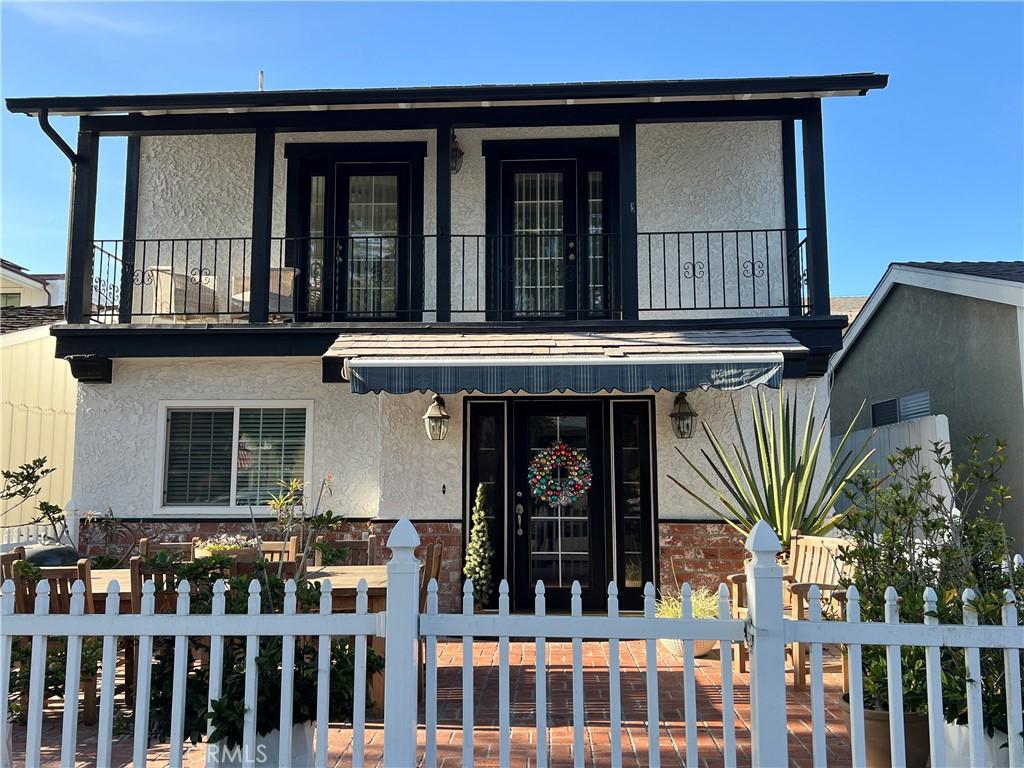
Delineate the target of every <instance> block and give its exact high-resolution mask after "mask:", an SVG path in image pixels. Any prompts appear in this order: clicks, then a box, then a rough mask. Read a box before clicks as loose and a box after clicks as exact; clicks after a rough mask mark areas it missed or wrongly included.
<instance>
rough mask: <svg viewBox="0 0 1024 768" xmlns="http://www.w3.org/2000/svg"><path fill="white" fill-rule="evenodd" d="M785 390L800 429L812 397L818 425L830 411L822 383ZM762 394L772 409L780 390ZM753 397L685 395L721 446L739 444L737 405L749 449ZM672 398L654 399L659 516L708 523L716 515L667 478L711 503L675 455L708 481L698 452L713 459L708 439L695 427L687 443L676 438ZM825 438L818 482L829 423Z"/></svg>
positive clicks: (789, 384) (805, 382)
mask: <svg viewBox="0 0 1024 768" xmlns="http://www.w3.org/2000/svg"><path fill="white" fill-rule="evenodd" d="M783 389H784V392H785V393H786V396H787V397H790V398H795V399H796V402H797V419H798V421H797V424H798V425H799V428H802V427H803V424H804V419H805V418H806V414H807V409H808V407H809V405H810V402H811V396H812V394H814V396H815V402H814V410H815V418H816V419H817V424H818V425H821V423H822V420H823V419H824V418H826V416H827V411H828V390H827V389H826V388H825V387H824V386H823V379H799V380H786V381H785V383H784V388H783ZM762 391H764V392H765V393H766V395H767V397H768V399H769V403H771V404H772V406H774V405H775V403H776V398H777V397H778V391H777V390H773V389H767V388H764V389H763V390H762ZM752 394H754V390H752V389H743V390H737V391H733V392H720V391H717V390H708V391H707V392H703V391H701V390H695V391H694V392H691V393H689V394H688V395H687V399H688V400H689V402H690V405H692V406H693V408H694V410H695V411H697V414H698V416H699V420H701V421H707V422H708V424H709V426H710V427H711V428H712V429H713V430H714V432H715V434H716V435H718V438H719V440H721V442H722V443H723V445H725V446H731V445H732V444H734V443H735V444H737V445H738V444H739V431H738V430H737V429H736V422H735V419H734V417H733V410H732V405H733V404H735V406H736V413H737V414H738V415H739V418H740V425H741V429H742V430H743V435H744V438H745V439H746V440H747V441H748V445H750V441H751V439H752V437H753V419H752V417H751V413H750V397H751V395H752ZM674 400H675V393H672V392H659V393H658V394H657V395H656V399H655V413H656V415H655V430H656V441H657V446H658V507H659V511H658V516H659V518H661V519H672V520H712V519H715V517H714V514H713V513H712V512H711V511H710V510H708V509H707V508H706V507H704V506H703V505H701V504H698V503H697V502H696V501H694V500H693V499H692V498H690V497H689V496H688V495H687V494H686V493H685V492H684V491H683V490H682V489H680V488H679V487H678V486H677V485H676V484H675V483H673V482H672V481H671V480H670V479H669V475H672V476H673V477H675V478H676V479H677V480H679V482H681V483H683V484H684V485H686V486H687V487H689V488H691V489H692V490H693V491H695V492H696V493H698V494H699V495H701V496H702V497H703V498H705V499H707V500H708V501H713V495H712V494H711V492H710V491H709V490H708V489H707V486H706V485H705V484H704V482H703V481H702V480H701V479H700V478H699V477H698V476H697V474H696V473H695V472H694V471H693V470H692V469H690V467H689V466H688V465H687V464H686V462H685V461H683V459H682V458H681V457H680V456H679V454H678V453H677V452H676V448H678V449H679V450H680V451H682V452H684V453H685V455H686V456H687V457H688V458H689V459H690V460H691V461H693V462H694V463H695V464H696V465H697V466H698V467H700V468H701V471H702V472H704V473H705V474H706V475H708V476H709V477H713V476H714V475H713V473H712V472H711V469H710V467H709V465H708V463H707V461H706V460H705V459H704V457H703V456H702V454H701V451H707V452H708V453H709V454H710V455H714V453H713V452H712V449H711V444H710V441H709V440H708V439H707V437H706V436H705V435H704V431H703V430H702V429H700V427H699V426H698V429H697V433H696V434H695V435H694V437H692V438H691V439H689V440H679V439H677V438H676V436H675V435H674V434H673V433H672V426H671V422H670V420H669V414H670V413H671V412H672V404H673V401H674ZM824 434H825V438H824V439H823V442H822V448H821V450H822V454H821V456H820V457H819V464H818V470H817V472H816V474H815V477H816V479H817V480H818V481H819V482H820V481H821V480H823V479H824V473H825V471H826V469H827V466H828V462H829V456H830V453H829V452H830V450H831V449H830V446H829V440H828V435H829V428H828V426H827V425H826V426H825V433H824Z"/></svg>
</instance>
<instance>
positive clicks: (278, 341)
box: [7, 74, 887, 609]
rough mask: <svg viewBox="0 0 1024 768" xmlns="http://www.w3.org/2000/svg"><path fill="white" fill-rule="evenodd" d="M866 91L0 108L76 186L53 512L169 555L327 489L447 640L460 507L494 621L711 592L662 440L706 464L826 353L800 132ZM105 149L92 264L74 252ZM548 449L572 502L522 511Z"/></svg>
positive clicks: (59, 334) (835, 335)
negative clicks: (21, 120) (692, 425)
mask: <svg viewBox="0 0 1024 768" xmlns="http://www.w3.org/2000/svg"><path fill="white" fill-rule="evenodd" d="M886 81H887V78H886V76H885V75H876V74H857V75H831V76H819V77H800V78H757V79H746V80H689V81H656V82H611V83H582V84H552V85H536V86H460V87H450V88H449V87H432V88H406V89H376V90H345V91H341V90H335V91H330V90H329V91H287V92H255V93H222V94H167V95H156V96H124V97H67V98H40V99H31V98H22V99H8V101H7V106H8V109H10V110H12V111H14V112H20V113H24V114H27V115H31V116H34V117H36V118H37V119H39V120H40V122H41V123H42V124H43V126H44V128H49V124H48V122H47V120H48V116H49V115H56V114H61V115H74V116H78V117H79V118H80V123H79V127H80V130H79V134H78V140H77V144H76V146H75V148H72V147H70V146H69V145H67V144H66V143H64V142H63V140H61V139H60V138H59V136H55V135H51V137H52V138H54V139H55V141H56V142H57V143H58V145H59V146H61V145H62V146H61V149H62V151H64V152H65V154H67V155H68V157H69V159H70V160H71V161H72V163H73V165H74V169H75V171H74V190H73V191H74V194H73V202H72V226H71V238H70V244H69V252H70V255H69V272H68V274H69V281H68V304H67V307H68V324H67V325H66V326H61V327H60V328H58V329H56V330H55V335H56V339H57V350H56V354H57V355H58V356H59V357H63V358H66V359H68V360H69V362H70V363H71V369H72V371H73V373H74V374H75V375H76V377H77V378H78V381H79V383H78V386H79V406H78V417H77V430H76V447H75V461H76V472H75V481H74V489H73V502H74V504H75V505H76V506H77V507H78V508H79V509H83V510H89V509H96V510H104V509H107V508H108V507H109V508H110V509H111V510H112V511H113V513H114V514H115V515H118V516H119V517H123V518H126V519H131V520H135V521H139V523H140V525H143V526H145V529H146V530H147V531H148V532H149V533H150V534H152V535H157V536H174V537H186V536H191V535H194V534H197V533H199V534H205V533H208V532H211V531H217V530H237V529H240V528H247V527H248V526H249V522H248V521H249V518H250V509H251V511H252V513H253V514H255V515H256V516H257V517H258V518H260V519H261V520H266V519H267V515H266V507H265V501H266V498H267V494H268V493H269V492H271V491H273V490H275V487H276V483H277V481H279V480H281V479H287V478H288V477H291V476H299V477H302V478H303V479H304V480H305V481H306V483H307V484H308V485H309V487H311V488H313V487H319V485H320V483H321V481H322V479H323V478H325V477H327V476H330V477H331V478H332V495H331V497H330V499H329V506H330V507H331V508H332V509H333V510H334V511H335V512H337V513H341V514H343V515H345V516H346V518H347V521H348V523H347V525H350V526H351V528H352V530H353V532H357V531H361V530H365V529H366V528H367V527H368V526H369V527H371V528H373V529H375V530H376V531H377V532H378V533H380V534H385V533H386V532H387V530H388V529H389V527H390V526H391V525H392V524H393V523H394V521H396V520H397V519H398V518H399V517H401V516H408V517H410V518H411V519H412V520H413V521H414V522H416V523H417V527H418V529H419V531H420V534H421V538H423V539H424V540H425V541H430V540H435V539H436V540H441V541H443V542H445V544H446V546H445V552H444V568H443V579H444V583H443V584H442V587H441V594H442V599H443V601H444V602H445V603H446V604H447V605H448V606H449V607H454V606H455V605H456V604H457V600H458V596H459V593H460V584H461V570H462V553H463V548H464V538H465V536H466V533H467V530H468V524H467V521H468V519H469V515H470V510H471V506H472V504H473V500H474V498H475V496H476V490H477V489H478V488H480V487H483V488H484V490H485V498H486V504H487V511H488V519H489V522H490V524H491V529H490V530H491V538H492V543H493V545H494V548H495V552H496V555H495V571H496V572H497V575H499V576H502V577H506V578H508V580H509V582H510V584H512V585H513V587H512V589H513V595H512V598H513V605H514V606H516V607H518V608H524V607H527V606H528V605H532V597H531V595H532V585H533V584H534V583H535V582H536V581H537V580H543V581H544V582H545V584H546V587H547V589H548V595H549V605H552V606H554V607H558V605H559V604H560V601H561V602H564V603H565V605H567V604H568V602H567V601H568V587H569V585H570V584H571V581H572V580H573V579H579V580H580V581H581V582H582V583H583V585H584V594H585V603H586V602H587V597H586V595H587V594H588V592H592V594H593V595H594V597H595V600H597V599H598V598H599V596H600V595H601V594H602V593H603V589H604V586H606V585H607V583H608V582H609V581H610V580H612V579H613V578H614V579H616V580H617V581H618V583H619V585H620V597H621V602H622V605H623V608H624V609H625V608H635V607H638V606H639V605H640V600H641V590H642V585H643V583H644V582H645V581H647V580H653V581H654V582H655V583H659V584H660V585H661V587H662V588H670V587H672V586H674V583H675V581H676V580H679V581H682V580H683V579H692V580H696V581H700V580H702V579H703V580H706V581H709V582H714V581H717V580H718V579H719V578H720V577H721V575H723V574H725V573H730V572H733V571H735V570H737V569H738V567H739V565H740V562H741V557H742V551H741V548H740V546H739V542H738V540H737V538H736V536H735V535H733V534H732V533H731V532H730V531H729V529H728V528H727V527H726V526H724V525H723V524H722V523H721V521H718V520H711V519H709V518H708V516H707V513H706V512H702V511H701V510H700V509H699V508H698V507H697V505H695V504H694V503H693V502H692V501H690V500H688V498H687V497H686V496H685V494H683V493H682V492H681V491H680V490H679V489H678V488H676V487H675V486H674V485H673V484H672V483H671V482H670V481H668V479H667V475H668V474H669V473H671V474H673V475H675V476H676V477H678V478H680V479H682V480H684V482H685V481H695V480H696V478H695V477H691V476H689V475H688V473H687V471H686V468H685V465H684V463H683V462H682V461H681V460H680V459H679V456H678V454H677V453H676V449H677V448H678V449H679V450H681V451H685V452H687V454H688V455H699V452H700V450H701V449H702V448H703V447H705V443H704V438H703V437H702V435H701V434H700V433H699V430H696V433H695V434H694V436H693V437H690V438H688V439H680V438H679V437H677V435H676V431H675V428H674V421H673V419H672V415H671V414H672V412H673V410H674V409H677V407H682V406H681V403H682V401H683V400H684V399H685V401H686V402H687V403H688V404H689V406H690V407H691V408H692V410H694V411H696V412H697V413H698V414H699V418H702V419H706V420H707V421H708V422H709V423H710V424H712V425H713V426H714V428H715V429H716V430H718V431H719V433H720V434H723V435H725V436H732V435H734V433H735V429H734V428H733V427H732V418H733V417H732V406H733V404H736V405H737V406H738V408H739V412H740V413H741V415H743V414H745V413H746V405H745V402H746V399H747V398H748V396H749V392H750V388H751V387H757V386H769V387H777V386H779V385H781V384H784V385H785V387H786V389H787V390H788V391H789V392H791V393H792V394H793V395H794V396H795V397H796V398H797V400H798V402H799V403H800V407H801V408H803V409H806V408H807V407H809V403H810V396H811V394H812V392H813V391H814V390H815V388H817V387H819V385H820V384H821V383H822V378H821V377H822V374H823V373H824V372H825V370H826V366H827V361H828V358H829V355H831V354H832V353H833V352H834V351H836V350H837V349H839V348H840V346H841V343H842V341H841V334H842V329H843V328H844V327H845V325H846V318H845V316H842V315H833V314H832V312H831V311H830V306H829V290H828V251H827V232H826V229H827V227H826V211H825V190H824V149H823V148H824V139H823V134H822V121H821V117H822V103H823V100H825V99H826V98H831V97H844V96H848V97H856V96H863V95H865V94H867V93H868V92H869V91H870V90H872V89H879V88H884V87H885V84H886ZM51 133H52V131H51ZM108 136H127V137H128V157H127V163H126V168H127V179H126V190H127V194H126V202H125V220H124V228H123V231H122V232H119V233H97V232H94V218H95V196H96V171H95V168H96V163H97V157H98V151H99V148H100V146H101V145H102V139H103V138H104V137H108ZM798 142H799V143H800V146H801V148H802V152H800V153H798V152H797V146H798ZM798 177H801V178H802V184H803V190H804V195H805V199H804V201H803V204H802V205H800V204H798V200H797V190H798ZM103 238H108V239H103ZM681 395H685V396H686V397H685V398H682V397H680V396H681ZM435 396H437V397H439V398H440V400H439V401H438V400H435ZM827 400H828V398H827V395H820V396H819V397H818V399H817V403H816V407H817V408H819V409H820V410H821V415H822V416H823V414H824V411H825V408H826V406H827ZM431 409H432V410H431ZM442 411H443V414H444V415H446V416H447V419H446V420H444V422H443V424H444V427H443V431H444V434H443V439H430V437H428V434H430V433H431V432H432V431H433V434H432V437H434V438H437V437H440V436H441V435H440V432H441V431H442V428H441V422H440V421H430V420H429V419H428V418H427V417H428V416H430V415H431V414H433V416H434V417H438V416H439V414H441V413H442ZM425 425H426V426H427V429H425V428H424V427H425ZM560 443H565V444H566V445H568V446H569V448H571V449H572V450H573V451H574V452H575V455H576V456H577V457H579V456H585V457H586V458H587V459H588V460H589V463H590V467H591V475H592V476H591V478H590V482H589V483H587V484H586V486H587V487H586V488H585V490H583V491H582V492H581V493H579V494H577V495H576V496H575V497H574V498H568V497H565V498H563V502H565V503H555V504H550V503H545V502H543V501H541V500H540V499H538V498H537V496H536V495H535V494H534V492H533V489H532V488H531V486H530V484H529V476H530V465H531V463H532V462H533V460H534V459H535V458H536V456H537V455H538V453H539V452H542V451H544V450H545V449H550V448H553V447H554V446H556V445H558V444H560ZM554 474H555V475H558V472H557V471H556V472H554ZM556 479H557V477H556ZM384 538H385V537H383V536H381V537H379V538H378V540H379V541H383V540H384ZM595 604H596V603H595Z"/></svg>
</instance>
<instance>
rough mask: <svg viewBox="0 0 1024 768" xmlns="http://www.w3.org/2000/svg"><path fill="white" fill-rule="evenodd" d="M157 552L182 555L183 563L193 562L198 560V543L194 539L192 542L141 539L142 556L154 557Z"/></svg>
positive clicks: (140, 551)
mask: <svg viewBox="0 0 1024 768" xmlns="http://www.w3.org/2000/svg"><path fill="white" fill-rule="evenodd" d="M157 552H170V553H171V554H173V555H181V561H182V562H186V563H187V562H192V561H193V560H195V559H196V543H195V540H194V539H193V540H192V541H156V540H154V539H150V538H146V537H143V538H141V539H139V554H140V555H142V556H143V557H152V556H153V555H155V554H156V553H157Z"/></svg>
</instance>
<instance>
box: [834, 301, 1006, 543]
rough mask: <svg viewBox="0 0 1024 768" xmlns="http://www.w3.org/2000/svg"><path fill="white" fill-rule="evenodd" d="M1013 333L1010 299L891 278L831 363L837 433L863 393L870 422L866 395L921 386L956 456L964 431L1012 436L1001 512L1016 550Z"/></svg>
mask: <svg viewBox="0 0 1024 768" xmlns="http://www.w3.org/2000/svg"><path fill="white" fill-rule="evenodd" d="M1018 333H1019V331H1018V326H1017V316H1016V310H1015V308H1014V307H1012V306H1008V305H1005V304H998V303H996V302H990V301H982V300H980V299H973V298H968V297H965V296H957V295H955V294H951V293H945V292H942V291H934V290H929V289H926V288H917V287H913V286H907V285H896V286H894V288H893V290H892V292H891V293H890V295H889V296H888V298H887V299H886V300H885V302H884V303H883V304H882V306H881V307H880V308H879V309H878V311H877V312H876V314H875V316H874V317H873V318H871V323H870V325H869V326H868V327H867V328H865V329H864V331H863V332H862V334H861V336H860V338H859V339H858V340H857V343H856V344H855V345H854V346H853V347H852V348H851V349H850V351H849V352H848V353H847V354H846V356H845V358H844V359H843V361H842V364H841V365H840V366H839V368H838V369H837V370H836V372H835V376H834V381H833V385H832V434H833V435H836V434H837V432H838V433H839V434H842V432H843V430H844V429H845V427H846V426H847V425H848V424H849V423H850V420H851V419H852V418H853V416H854V414H855V413H856V412H857V408H858V407H859V406H860V404H861V401H862V400H867V405H866V406H865V409H864V412H863V413H862V414H861V416H860V419H859V421H858V423H857V428H858V429H863V428H868V427H870V426H871V413H870V405H871V403H872V402H877V401H879V400H886V399H888V398H891V397H896V396H898V395H900V394H903V393H905V392H908V391H910V390H914V389H919V388H922V387H923V388H927V389H928V391H929V392H930V394H931V404H932V413H942V414H945V415H946V416H948V417H949V433H950V441H951V442H952V447H953V452H954V457H956V458H960V457H962V452H963V449H964V447H965V445H966V437H967V435H970V434H974V433H981V434H986V435H988V436H989V437H990V438H1000V439H1003V440H1006V441H1007V443H1008V444H1009V445H1008V447H1007V457H1008V458H1007V461H1006V465H1005V467H1004V469H1003V472H1002V475H1001V477H1002V481H1003V482H1004V483H1005V484H1006V485H1008V486H1009V487H1010V492H1011V494H1012V495H1013V496H1014V499H1013V500H1011V501H1010V503H1009V504H1008V506H1007V508H1006V511H1005V512H1004V520H1005V522H1006V524H1007V528H1008V530H1009V532H1010V534H1011V535H1013V536H1014V538H1015V539H1016V540H1017V550H1018V551H1021V550H1024V393H1022V392H1021V359H1020V352H1019V350H1020V340H1019V339H1018V337H1017V334H1018ZM988 445H989V447H991V441H990V442H989V444H988ZM922 447H923V446H922ZM958 452H959V453H960V456H959V457H958V456H957V454H958Z"/></svg>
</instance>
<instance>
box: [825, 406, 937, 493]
mask: <svg viewBox="0 0 1024 768" xmlns="http://www.w3.org/2000/svg"><path fill="white" fill-rule="evenodd" d="M841 438H842V435H839V436H838V437H833V438H832V455H833V456H834V455H835V453H836V451H837V450H838V447H839V441H840V439H841ZM935 443H944V444H945V445H947V446H948V445H949V419H947V418H946V417H945V416H944V415H942V414H938V415H935V416H923V417H921V418H919V419H908V420H907V421H898V422H896V423H895V424H887V425H885V426H884V427H878V428H877V429H860V430H857V431H856V432H851V433H850V437H849V439H848V440H847V442H846V446H845V449H844V450H848V451H852V452H853V453H854V454H856V453H857V452H858V451H859V450H860V449H861V448H862V447H864V445H865V444H867V445H868V447H869V448H874V449H875V452H874V454H873V455H872V456H871V458H869V459H868V460H867V463H866V464H865V465H864V470H865V471H868V472H872V471H874V472H877V473H878V475H879V476H881V475H884V474H886V473H887V472H888V471H889V462H888V461H886V457H887V456H889V455H892V454H895V453H898V452H899V451H900V450H902V449H904V448H914V447H920V448H921V453H920V456H919V458H920V463H921V469H922V470H926V471H928V472H930V473H931V474H932V476H933V477H934V478H936V481H935V491H936V492H937V493H943V490H942V487H941V480H940V479H939V478H941V476H942V472H941V469H940V467H939V466H938V464H937V463H936V462H935V456H934V454H933V453H932V446H933V445H934V444H935ZM944 495H945V494H944ZM849 503H850V502H849V500H848V499H847V498H846V497H845V496H842V497H840V499H839V501H838V502H836V509H837V510H838V511H840V512H842V511H844V510H845V509H846V508H847V507H848V506H849Z"/></svg>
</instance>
